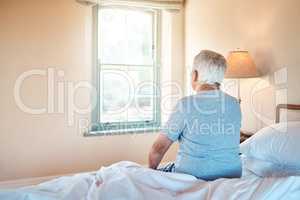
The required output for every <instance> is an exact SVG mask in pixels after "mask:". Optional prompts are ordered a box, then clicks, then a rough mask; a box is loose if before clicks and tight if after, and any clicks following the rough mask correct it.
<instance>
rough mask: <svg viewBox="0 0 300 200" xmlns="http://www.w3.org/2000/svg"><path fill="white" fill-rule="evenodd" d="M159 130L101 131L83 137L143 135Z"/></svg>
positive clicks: (158, 129)
mask: <svg viewBox="0 0 300 200" xmlns="http://www.w3.org/2000/svg"><path fill="white" fill-rule="evenodd" d="M160 130H161V129H160V128H153V127H151V128H133V129H124V130H103V131H90V132H88V133H85V134H84V136H85V137H93V136H117V135H126V134H143V133H149V132H158V131H160Z"/></svg>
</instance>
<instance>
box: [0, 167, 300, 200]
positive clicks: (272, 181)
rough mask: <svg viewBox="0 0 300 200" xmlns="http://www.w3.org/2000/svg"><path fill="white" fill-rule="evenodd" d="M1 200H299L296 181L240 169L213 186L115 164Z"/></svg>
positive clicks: (298, 180) (299, 185)
mask: <svg viewBox="0 0 300 200" xmlns="http://www.w3.org/2000/svg"><path fill="white" fill-rule="evenodd" d="M0 199H1V200H123V199H124V200H125V199H129V200H143V199H145V200H160V199H163V200H168V199H172V200H173V199H184V200H203V199H216V200H223V199H224V200H233V199H237V200H244V199H254V200H260V199H267V200H276V199H284V200H299V199H300V177H296V176H295V177H294V176H290V177H285V178H260V177H258V176H256V175H254V174H253V173H250V172H247V171H246V170H244V171H243V177H242V178H240V179H219V180H216V181H213V182H205V181H201V180H197V179H195V178H194V177H192V176H189V175H183V174H175V173H164V172H159V171H154V170H150V169H147V168H144V167H141V166H140V165H138V164H135V163H132V162H120V163H117V164H114V165H112V166H110V167H103V168H101V169H100V170H99V171H98V172H97V173H94V174H92V173H85V174H78V175H75V176H71V177H61V178H58V179H55V180H52V181H50V182H46V183H43V184H40V185H37V186H32V187H27V188H22V189H19V190H14V191H2V192H0Z"/></svg>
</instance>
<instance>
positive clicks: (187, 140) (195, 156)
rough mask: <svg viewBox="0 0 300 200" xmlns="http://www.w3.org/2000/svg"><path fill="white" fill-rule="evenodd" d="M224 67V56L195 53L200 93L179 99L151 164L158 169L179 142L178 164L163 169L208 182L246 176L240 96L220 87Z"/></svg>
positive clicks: (194, 78) (195, 78)
mask: <svg viewBox="0 0 300 200" xmlns="http://www.w3.org/2000/svg"><path fill="white" fill-rule="evenodd" d="M225 71H226V60H225V58H224V57H223V56H222V55H220V54H218V53H215V52H213V51H208V50H204V51H201V52H200V54H199V55H197V56H196V58H195V60H194V67H193V73H192V83H191V85H192V88H193V90H194V91H195V92H196V94H195V95H192V96H188V97H185V98H183V99H181V100H180V101H179V102H178V103H177V105H176V107H175V109H174V112H173V113H172V114H171V116H170V118H169V120H168V122H167V123H166V125H165V126H164V128H163V129H162V132H161V134H160V135H159V136H158V138H157V140H156V141H155V143H154V144H153V146H152V149H151V151H150V154H149V167H150V168H152V169H157V167H158V165H159V163H160V162H161V160H162V158H163V156H164V154H165V153H166V152H167V150H168V149H169V147H170V146H171V145H172V143H173V142H175V141H178V142H179V151H178V154H177V158H176V162H175V163H173V164H170V165H168V166H167V167H165V168H164V169H161V170H163V171H167V172H177V173H185V174H190V175H193V176H195V177H197V178H199V179H203V180H215V179H218V178H236V177H240V176H241V161H240V157H239V141H240V127H241V111H240V105H239V102H238V101H237V99H235V98H234V97H231V96H229V95H228V94H226V93H224V92H222V91H221V90H220V84H221V83H222V81H223V79H224V74H225Z"/></svg>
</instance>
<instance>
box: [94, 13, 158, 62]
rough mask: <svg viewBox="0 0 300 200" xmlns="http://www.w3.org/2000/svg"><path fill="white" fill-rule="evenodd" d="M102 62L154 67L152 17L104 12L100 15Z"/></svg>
mask: <svg viewBox="0 0 300 200" xmlns="http://www.w3.org/2000/svg"><path fill="white" fill-rule="evenodd" d="M99 33H100V34H99V47H100V48H99V59H100V61H101V63H104V64H124V65H152V64H153V55H152V54H153V52H152V44H153V15H152V14H151V13H150V12H142V11H136V10H129V9H128V10H127V9H118V8H105V9H101V10H100V12H99Z"/></svg>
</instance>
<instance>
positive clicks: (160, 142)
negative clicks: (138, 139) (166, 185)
mask: <svg viewBox="0 0 300 200" xmlns="http://www.w3.org/2000/svg"><path fill="white" fill-rule="evenodd" d="M172 143H173V141H172V140H170V139H169V138H168V137H167V136H165V135H164V134H159V136H158V138H157V139H156V141H155V142H154V144H153V146H152V148H151V150H150V153H149V168H151V169H157V167H158V165H159V163H160V162H161V160H162V158H163V157H164V155H165V153H166V152H167V151H168V149H169V148H170V146H171V145H172Z"/></svg>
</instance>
